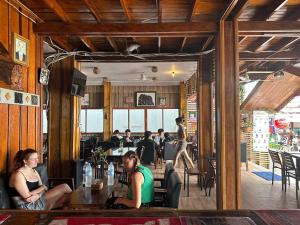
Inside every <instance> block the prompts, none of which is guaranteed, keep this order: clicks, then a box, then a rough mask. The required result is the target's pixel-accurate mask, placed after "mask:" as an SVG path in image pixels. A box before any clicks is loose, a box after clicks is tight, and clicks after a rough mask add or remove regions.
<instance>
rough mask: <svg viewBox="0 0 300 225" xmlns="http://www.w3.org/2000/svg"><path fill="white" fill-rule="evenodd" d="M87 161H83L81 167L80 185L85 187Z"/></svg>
mask: <svg viewBox="0 0 300 225" xmlns="http://www.w3.org/2000/svg"><path fill="white" fill-rule="evenodd" d="M87 164H88V162H85V163H84V165H83V169H82V186H83V187H85V183H86V166H87Z"/></svg>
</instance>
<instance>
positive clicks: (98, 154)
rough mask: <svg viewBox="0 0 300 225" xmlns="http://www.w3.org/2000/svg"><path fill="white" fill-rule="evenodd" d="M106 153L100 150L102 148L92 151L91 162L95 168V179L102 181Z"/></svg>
mask: <svg viewBox="0 0 300 225" xmlns="http://www.w3.org/2000/svg"><path fill="white" fill-rule="evenodd" d="M106 158H107V151H105V150H104V149H102V147H97V148H95V151H92V161H93V164H94V166H95V177H96V178H99V179H102V178H103V177H104V167H105V164H108V163H107V160H106Z"/></svg>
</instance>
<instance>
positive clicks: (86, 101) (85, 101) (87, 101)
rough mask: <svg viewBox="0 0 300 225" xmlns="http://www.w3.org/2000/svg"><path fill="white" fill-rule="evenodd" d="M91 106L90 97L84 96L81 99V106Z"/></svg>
mask: <svg viewBox="0 0 300 225" xmlns="http://www.w3.org/2000/svg"><path fill="white" fill-rule="evenodd" d="M89 104H90V95H89V94H84V96H83V97H82V98H81V105H89Z"/></svg>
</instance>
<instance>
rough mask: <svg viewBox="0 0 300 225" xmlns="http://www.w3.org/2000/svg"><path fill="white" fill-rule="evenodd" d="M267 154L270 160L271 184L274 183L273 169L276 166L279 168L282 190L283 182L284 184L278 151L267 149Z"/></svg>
mask: <svg viewBox="0 0 300 225" xmlns="http://www.w3.org/2000/svg"><path fill="white" fill-rule="evenodd" d="M269 155H270V157H271V160H272V185H273V183H274V170H275V168H278V169H280V170H281V188H282V190H283V184H284V179H285V178H284V168H283V165H282V162H281V159H280V156H279V153H278V152H276V151H272V150H270V149H269Z"/></svg>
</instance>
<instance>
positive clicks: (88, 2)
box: [84, 0, 119, 52]
mask: <svg viewBox="0 0 300 225" xmlns="http://www.w3.org/2000/svg"><path fill="white" fill-rule="evenodd" d="M84 3H85V4H86V6H87V8H88V9H89V10H90V11H91V13H92V14H93V16H94V17H95V19H96V21H97V23H101V22H102V17H101V13H100V12H99V10H98V8H97V5H96V4H95V1H94V0H84ZM106 40H107V42H108V43H109V44H110V46H111V47H112V48H113V49H114V51H115V52H118V51H119V48H118V45H117V43H116V42H115V41H114V40H113V39H112V38H111V37H109V36H107V37H106Z"/></svg>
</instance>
